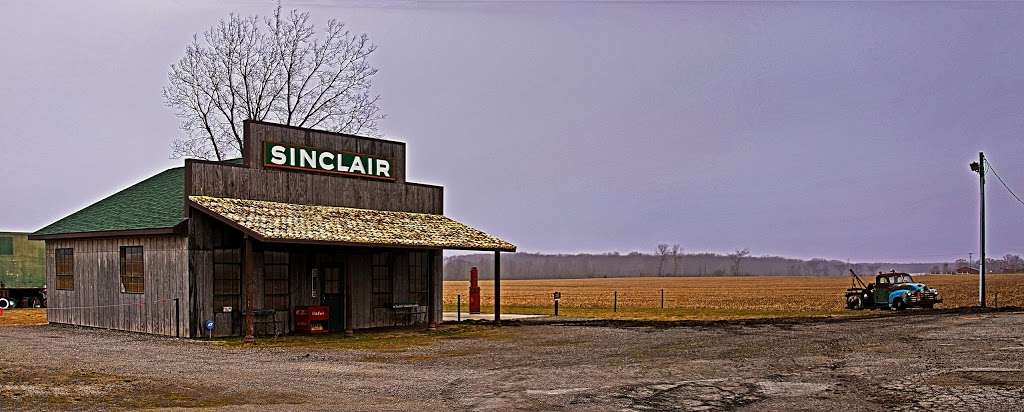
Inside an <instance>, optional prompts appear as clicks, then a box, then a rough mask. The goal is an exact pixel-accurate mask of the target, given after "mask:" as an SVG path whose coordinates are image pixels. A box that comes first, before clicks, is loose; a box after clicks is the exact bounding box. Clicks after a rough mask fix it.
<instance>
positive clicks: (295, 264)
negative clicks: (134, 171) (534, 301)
mask: <svg viewBox="0 0 1024 412" xmlns="http://www.w3.org/2000/svg"><path fill="white" fill-rule="evenodd" d="M244 143H245V145H244V150H243V153H242V158H241V159H235V160H229V161H222V162H214V161H204V160H193V159H189V160H186V161H185V165H184V167H177V168H174V169H170V170H167V171H164V172H162V173H159V174H157V175H156V176H153V177H150V178H149V179H146V180H143V181H141V182H139V183H137V184H135V185H133V186H131V187H129V188H127V189H124V190H122V191H120V192H117V193H115V194H113V195H111V196H110V197H107V198H105V199H103V200H100V201H98V202H96V203H94V204H92V205H90V206H88V207H86V208H84V209H82V210H79V211H77V212H75V213H73V214H71V215H69V216H67V217H65V218H63V219H61V220H59V221H57V222H55V223H53V224H50V225H49V226H46V227H45V228H43V229H40V230H39V231H37V232H35V233H33V234H32V235H31V238H32V239H40V240H45V241H46V280H47V282H46V284H48V285H56V287H55V288H51V290H50V291H49V296H48V304H49V320H50V322H52V323H64V324H72V325H81V326H92V327H99V328H109V329H119V330H126V331H133V332H144V333H152V334H160V335H169V336H183V337H199V336H208V335H209V336H241V335H245V336H246V337H247V338H251V337H252V336H255V335H261V334H275V335H276V334H285V333H291V332H296V331H305V332H323V331H342V330H344V331H345V332H346V333H349V334H350V333H352V331H353V330H354V329H360V328H372V327H383V326H401V325H425V326H429V327H433V326H435V325H436V324H437V322H438V320H439V319H441V311H442V305H441V302H442V300H441V298H442V293H441V288H442V285H443V283H442V279H443V276H442V261H441V259H442V255H441V251H442V250H444V249H460V250H484V251H493V252H494V253H495V319H496V320H499V321H500V319H501V309H500V256H501V255H500V252H514V251H515V250H516V247H515V245H513V244H511V243H509V242H506V241H504V240H501V239H498V238H497V237H494V236H491V235H488V234H487V233H484V232H482V231H480V230H477V229H474V228H472V227H469V226H466V225H464V224H462V223H459V222H456V221H454V220H452V219H450V218H448V217H445V216H444V214H443V188H442V187H440V186H433V185H426V184H420V183H412V182H407V181H406V180H405V179H406V173H405V157H406V156H405V143H402V142H396V141H389V140H381V139H374V138H368V137H360V136H353V135H347V134H341V133H332V132H325V131H319V130H311V129H303V128H297V127H292V126H283V125H278V124H272V123H264V122H255V121H249V122H246V123H245V131H244Z"/></svg>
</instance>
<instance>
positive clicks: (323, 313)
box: [295, 306, 331, 333]
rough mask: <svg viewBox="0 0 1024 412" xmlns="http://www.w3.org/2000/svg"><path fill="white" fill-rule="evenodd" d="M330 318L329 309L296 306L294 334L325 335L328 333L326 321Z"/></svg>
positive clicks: (325, 307) (324, 307)
mask: <svg viewBox="0 0 1024 412" xmlns="http://www.w3.org/2000/svg"><path fill="white" fill-rule="evenodd" d="M330 318H331V312H330V309H329V308H328V307H327V306H296V307H295V332H297V333H326V332H330V329H329V328H328V327H327V321H328V319H330Z"/></svg>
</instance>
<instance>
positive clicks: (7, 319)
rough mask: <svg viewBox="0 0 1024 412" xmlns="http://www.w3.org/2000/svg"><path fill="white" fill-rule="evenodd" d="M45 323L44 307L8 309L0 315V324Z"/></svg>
mask: <svg viewBox="0 0 1024 412" xmlns="http://www.w3.org/2000/svg"><path fill="white" fill-rule="evenodd" d="M45 324H46V309H34V308H33V309H10V310H5V311H4V314H3V315H2V316H0V326H16V325H45Z"/></svg>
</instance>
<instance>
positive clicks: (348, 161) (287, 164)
mask: <svg viewBox="0 0 1024 412" xmlns="http://www.w3.org/2000/svg"><path fill="white" fill-rule="evenodd" d="M263 166H264V167H272V168H278V169H289V170H301V171H307V172H316V173H334V174H343V175H350V176H352V175H354V176H361V177H369V178H374V179H387V180H394V178H393V177H391V162H389V161H387V160H385V159H380V158H376V157H373V156H367V155H363V154H357V153H347V152H336V151H333V150H322V149H313V148H309V147H299V146H291V145H286V144H280V143H263Z"/></svg>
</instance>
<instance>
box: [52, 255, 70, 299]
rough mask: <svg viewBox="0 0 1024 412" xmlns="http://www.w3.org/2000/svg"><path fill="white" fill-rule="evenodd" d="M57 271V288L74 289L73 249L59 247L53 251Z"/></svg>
mask: <svg viewBox="0 0 1024 412" xmlns="http://www.w3.org/2000/svg"><path fill="white" fill-rule="evenodd" d="M53 256H54V265H55V266H56V269H57V270H56V272H57V289H60V290H74V289H75V250H74V249H71V248H61V249H57V250H55V251H54V252H53Z"/></svg>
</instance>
